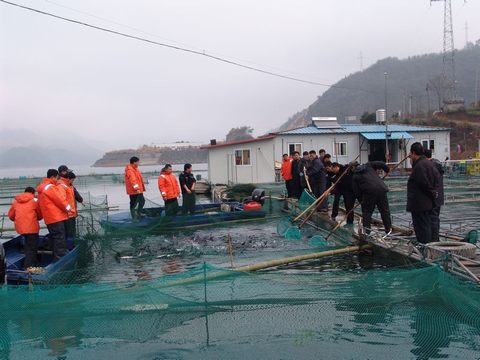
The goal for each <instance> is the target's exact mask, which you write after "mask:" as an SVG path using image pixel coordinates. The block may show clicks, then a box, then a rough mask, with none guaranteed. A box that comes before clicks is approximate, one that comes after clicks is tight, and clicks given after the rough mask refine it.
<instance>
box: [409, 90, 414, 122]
mask: <svg viewBox="0 0 480 360" xmlns="http://www.w3.org/2000/svg"><path fill="white" fill-rule="evenodd" d="M412 99H413V95H412V94H410V95H409V97H408V114H409V116H410V119H412V118H413V114H412V111H413V110H412Z"/></svg>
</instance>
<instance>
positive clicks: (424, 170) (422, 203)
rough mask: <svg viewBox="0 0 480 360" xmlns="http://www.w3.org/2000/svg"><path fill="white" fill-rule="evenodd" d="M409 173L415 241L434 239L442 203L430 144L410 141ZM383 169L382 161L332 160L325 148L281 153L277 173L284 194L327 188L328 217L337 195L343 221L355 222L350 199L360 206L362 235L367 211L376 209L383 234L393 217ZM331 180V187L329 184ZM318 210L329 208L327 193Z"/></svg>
mask: <svg viewBox="0 0 480 360" xmlns="http://www.w3.org/2000/svg"><path fill="white" fill-rule="evenodd" d="M409 157H410V160H411V162H412V172H411V174H410V176H409V179H408V183H407V211H408V212H410V213H411V216H412V222H413V228H414V230H415V234H416V238H417V241H418V242H419V243H422V244H426V243H429V242H436V241H439V232H440V208H441V206H442V205H443V204H444V190H443V166H442V164H441V163H440V162H439V161H438V160H436V159H432V153H431V150H429V149H424V148H423V146H422V144H420V143H418V142H416V143H414V144H412V146H411V148H410V154H409ZM380 170H381V171H383V172H384V173H385V174H388V173H389V171H390V168H389V167H388V165H387V164H386V163H385V162H383V161H370V162H368V163H366V164H362V165H360V164H358V163H357V162H352V163H350V164H347V165H341V164H339V163H337V162H332V161H331V156H330V155H329V154H326V152H325V150H324V149H321V150H320V151H319V155H317V154H316V151H315V150H311V151H309V152H307V151H305V152H304V153H303V157H300V153H299V152H298V151H295V152H293V153H292V154H290V155H288V154H284V155H283V161H282V166H281V175H282V177H283V179H284V180H285V186H286V190H287V196H288V197H291V198H297V199H299V198H300V196H301V194H302V193H303V191H304V189H308V190H309V191H310V192H311V193H312V194H313V195H314V196H315V197H316V198H319V197H320V196H321V195H322V194H324V193H325V192H326V191H328V189H330V190H331V193H332V194H333V195H334V196H335V197H334V201H333V204H332V213H331V218H332V220H334V221H335V220H336V217H337V216H338V210H339V205H340V200H341V198H343V202H344V204H345V212H346V214H347V219H346V222H347V225H352V224H353V221H354V211H353V209H354V207H355V201H356V200H358V201H359V203H360V205H361V209H362V227H363V229H364V233H365V234H370V232H371V222H372V215H373V212H374V211H375V208H377V209H378V211H379V213H380V216H381V218H382V222H383V227H384V231H385V234H386V235H385V237H387V236H388V235H390V233H391V231H392V217H391V214H390V208H389V203H388V196H387V193H388V186H387V185H386V184H385V182H384V181H383V179H382V178H381V177H380V176H379V173H378V172H379V171H380ZM332 184H335V186H333V187H331V185H332ZM317 211H319V212H323V213H328V197H325V200H324V201H323V202H322V203H321V204H319V205H318V207H317Z"/></svg>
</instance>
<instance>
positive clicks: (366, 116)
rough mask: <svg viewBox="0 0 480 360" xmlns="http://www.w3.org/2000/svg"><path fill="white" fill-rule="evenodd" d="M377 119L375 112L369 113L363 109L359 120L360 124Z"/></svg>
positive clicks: (370, 122)
mask: <svg viewBox="0 0 480 360" xmlns="http://www.w3.org/2000/svg"><path fill="white" fill-rule="evenodd" d="M376 121H377V115H376V114H375V113H369V112H368V111H365V112H364V113H363V114H362V116H361V117H360V122H361V123H362V124H375V122H376Z"/></svg>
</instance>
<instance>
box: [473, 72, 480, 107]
mask: <svg viewBox="0 0 480 360" xmlns="http://www.w3.org/2000/svg"><path fill="white" fill-rule="evenodd" d="M479 70H480V68H478V67H477V73H476V75H475V101H474V102H475V107H480V99H479V98H478V73H479Z"/></svg>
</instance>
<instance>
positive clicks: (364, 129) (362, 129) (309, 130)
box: [279, 124, 450, 135]
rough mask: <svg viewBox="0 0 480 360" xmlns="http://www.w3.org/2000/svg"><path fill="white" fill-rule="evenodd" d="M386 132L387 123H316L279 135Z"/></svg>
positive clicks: (395, 128) (401, 128)
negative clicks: (324, 125)
mask: <svg viewBox="0 0 480 360" xmlns="http://www.w3.org/2000/svg"><path fill="white" fill-rule="evenodd" d="M449 130H450V129H449V128H443V127H431V126H416V125H399V124H391V125H388V131H389V132H391V133H398V132H425V131H449ZM380 132H383V133H385V125H376V124H372V125H363V124H351V125H350V124H342V125H340V127H339V128H335V129H329V128H317V127H316V126H315V125H313V124H312V125H309V126H306V127H302V128H298V129H293V130H288V131H283V132H280V133H279V135H315V134H356V133H380Z"/></svg>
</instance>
